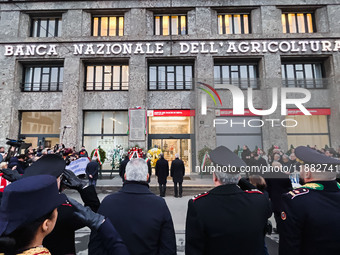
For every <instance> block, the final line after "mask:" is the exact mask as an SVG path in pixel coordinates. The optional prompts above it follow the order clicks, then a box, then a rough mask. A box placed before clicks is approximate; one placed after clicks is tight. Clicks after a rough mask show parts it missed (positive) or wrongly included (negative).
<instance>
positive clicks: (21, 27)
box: [0, 0, 340, 153]
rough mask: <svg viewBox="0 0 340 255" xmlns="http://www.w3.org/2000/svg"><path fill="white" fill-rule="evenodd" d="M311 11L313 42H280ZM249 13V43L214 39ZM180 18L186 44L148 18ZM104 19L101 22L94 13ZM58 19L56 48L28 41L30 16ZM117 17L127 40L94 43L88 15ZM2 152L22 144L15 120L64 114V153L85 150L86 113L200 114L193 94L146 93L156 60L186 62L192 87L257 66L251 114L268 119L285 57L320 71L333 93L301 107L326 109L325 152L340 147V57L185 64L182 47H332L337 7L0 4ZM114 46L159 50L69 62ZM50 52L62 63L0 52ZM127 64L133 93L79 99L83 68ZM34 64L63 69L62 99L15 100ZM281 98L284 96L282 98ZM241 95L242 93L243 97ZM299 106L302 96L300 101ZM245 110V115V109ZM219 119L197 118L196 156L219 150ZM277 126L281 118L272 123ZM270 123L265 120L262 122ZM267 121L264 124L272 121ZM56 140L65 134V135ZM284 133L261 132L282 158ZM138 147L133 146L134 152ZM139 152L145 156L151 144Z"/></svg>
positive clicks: (225, 2)
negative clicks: (219, 73)
mask: <svg viewBox="0 0 340 255" xmlns="http://www.w3.org/2000/svg"><path fill="white" fill-rule="evenodd" d="M321 4H322V5H321ZM306 6H307V8H311V9H312V10H314V9H315V10H316V11H315V23H316V26H317V32H316V33H313V34H283V33H282V24H281V13H282V10H293V8H294V7H296V8H297V9H298V10H304V8H306ZM228 8H229V9H232V10H250V12H251V23H252V27H251V29H252V33H251V34H243V35H242V34H238V35H219V34H218V31H217V18H216V16H217V13H221V12H222V11H223V10H227V9H228ZM164 10H169V13H176V11H178V12H181V11H182V12H185V13H186V14H187V24H188V26H187V29H188V33H187V35H182V36H155V35H153V33H154V32H153V31H154V21H153V15H154V13H156V14H157V13H166V11H164ZM100 11H101V12H100ZM48 12H51V13H58V12H61V13H62V22H63V27H62V34H61V36H60V37H57V38H33V37H29V34H30V23H31V21H30V14H32V13H48ZM110 12H112V13H119V14H121V15H124V23H125V25H124V36H122V37H92V36H91V17H92V14H100V13H106V14H109V13H110ZM0 15H1V20H0V38H1V40H0V65H1V67H2V68H1V71H0V73H1V77H0V94H1V95H0V99H1V114H0V129H1V133H0V145H2V144H4V143H5V138H6V137H12V138H13V137H17V136H18V134H19V126H20V125H19V124H20V123H19V121H20V119H19V117H20V116H19V113H20V112H21V111H39V110H41V111H47V110H58V111H61V113H62V119H61V124H60V126H61V127H63V126H65V125H70V126H72V128H70V129H69V130H67V132H66V134H65V136H64V141H63V142H65V143H66V144H67V145H68V146H78V147H79V146H81V144H80V142H79V141H82V132H83V131H82V130H83V117H82V116H83V112H84V111H86V110H127V109H128V108H133V107H136V106H140V107H142V108H143V109H197V110H198V109H200V102H199V100H198V98H199V97H200V95H201V94H200V93H201V92H197V91H148V63H149V61H150V60H154V59H159V60H163V61H167V60H168V59H171V60H178V61H180V60H182V59H185V60H191V61H192V62H193V63H194V68H195V74H194V76H195V81H203V82H207V83H209V84H210V83H213V79H214V73H213V68H214V61H215V60H216V59H220V58H221V59H223V58H224V59H226V58H233V59H242V60H244V59H251V60H253V61H257V62H258V63H259V72H260V80H261V89H260V90H255V91H254V106H255V107H258V108H263V109H266V108H267V107H268V106H270V105H271V102H272V88H279V89H280V88H281V85H282V81H281V77H282V74H281V60H282V59H289V58H291V57H298V58H301V59H302V58H309V59H311V58H314V57H319V58H321V59H322V60H323V61H324V65H325V69H326V76H327V78H328V80H329V86H328V88H326V89H311V90H310V91H311V96H312V97H311V100H310V101H309V102H308V103H307V104H306V106H307V107H309V108H328V107H330V108H331V113H332V114H331V115H330V116H329V129H330V138H331V145H332V146H338V145H340V129H339V128H338V127H339V126H340V102H339V96H340V88H339V87H340V86H339V84H340V72H339V71H338V70H340V57H339V52H326V53H325V52H322V53H313V52H311V51H307V52H304V53H301V54H292V53H276V54H275V53H256V52H255V53H251V52H248V53H247V54H245V53H240V52H238V53H232V54H231V53H227V52H220V53H219V54H213V53H208V54H203V53H200V54H195V53H190V52H189V53H187V54H181V53H180V51H179V49H180V48H179V45H178V43H179V42H188V43H190V42H206V43H209V42H212V41H213V42H216V43H218V42H219V41H224V40H236V41H240V40H245V41H246V40H261V41H263V42H269V41H270V40H281V39H282V40H296V41H299V40H322V39H336V38H339V36H340V25H339V24H340V21H339V19H338V17H339V15H340V4H339V3H338V1H336V0H325V1H322V3H320V1H316V0H313V1H308V5H306V1H302V0H293V1H290V2H289V3H282V1H278V0H277V1H265V0H257V1H249V0H241V1H233V0H222V1H179V0H168V1H165V0H164V1H162V0H161V1H143V0H142V1H55V2H52V1H49V2H48V3H44V2H30V1H25V2H17V3H15V4H13V3H10V2H8V3H2V4H0ZM114 42H127V43H129V42H131V43H137V42H144V43H147V42H150V43H163V44H164V47H163V49H164V53H163V54H144V55H142V54H141V55H137V54H132V55H129V56H126V55H123V54H118V55H115V56H113V55H110V56H106V55H96V56H85V55H75V54H74V52H73V50H72V45H73V44H74V43H77V44H79V43H84V44H89V43H93V44H95V43H114ZM8 44H11V45H25V44H55V45H57V47H58V52H59V54H58V56H17V57H15V56H10V57H7V56H4V45H8ZM116 60H120V61H121V60H123V61H126V62H128V63H129V91H117V92H116V91H109V92H102V91H100V92H99V91H98V92H97V91H84V82H85V78H84V76H85V74H84V69H85V65H86V64H87V63H93V62H98V61H106V62H113V63H114V61H116ZM36 61H60V62H63V63H64V85H63V91H62V92H30V93H29V92H21V90H20V84H21V83H22V82H23V81H22V77H23V75H22V70H23V65H24V64H27V63H30V62H36ZM279 91H280V90H279ZM221 96H222V97H223V98H225V99H226V100H225V102H226V103H225V105H223V107H225V108H231V107H232V100H231V93H230V92H228V91H223V92H221ZM246 96H247V93H246V92H245V97H246ZM297 98H298V96H297ZM246 107H247V106H246ZM208 110H210V112H212V113H214V105H213V102H211V101H209V102H208ZM215 117H216V116H215V114H208V115H205V116H202V115H200V114H196V117H195V137H196V139H195V140H196V146H195V148H193V149H195V150H196V153H197V152H198V151H199V150H200V149H202V148H203V147H204V146H208V147H210V148H213V147H215V146H216V132H215V129H214V128H213V127H211V125H210V124H209V123H212V121H213V119H214V118H215ZM274 117H275V118H277V119H280V120H283V117H282V116H281V115H280V112H279V111H277V112H276V113H275V115H272V116H270V118H274ZM266 118H267V117H263V119H266ZM268 118H269V117H268ZM61 133H62V131H61ZM285 135H286V130H285V128H283V127H281V126H277V127H275V128H270V127H268V126H264V127H263V129H262V139H263V146H264V147H265V148H268V147H270V146H271V145H272V144H276V145H279V146H281V147H282V148H287V147H288V146H289V145H288V144H287V140H286V139H283V137H284V136H285ZM134 144H136V142H135V141H130V145H134ZM139 144H140V145H141V146H142V147H144V148H146V147H147V137H146V140H145V141H144V142H139Z"/></svg>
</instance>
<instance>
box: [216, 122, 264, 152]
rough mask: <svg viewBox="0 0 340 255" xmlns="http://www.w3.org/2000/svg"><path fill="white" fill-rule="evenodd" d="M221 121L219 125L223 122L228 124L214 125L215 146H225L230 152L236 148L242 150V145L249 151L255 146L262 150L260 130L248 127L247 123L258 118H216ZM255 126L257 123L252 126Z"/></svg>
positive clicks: (259, 128)
mask: <svg viewBox="0 0 340 255" xmlns="http://www.w3.org/2000/svg"><path fill="white" fill-rule="evenodd" d="M217 119H219V120H221V122H220V123H222V122H225V123H228V124H220V125H219V124H217V125H216V146H221V145H223V146H226V147H227V148H229V149H230V150H232V151H234V150H236V149H238V148H242V146H243V145H247V146H248V147H249V149H250V150H251V151H253V150H254V149H255V148H256V146H257V147H258V148H262V128H261V127H250V126H249V124H247V123H248V121H251V120H254V119H256V120H258V121H261V118H259V117H235V116H226V117H217ZM255 123H256V125H257V122H253V123H252V124H254V125H255Z"/></svg>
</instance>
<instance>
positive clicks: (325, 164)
mask: <svg viewBox="0 0 340 255" xmlns="http://www.w3.org/2000/svg"><path fill="white" fill-rule="evenodd" d="M295 155H296V157H297V161H298V162H299V163H300V164H301V167H299V168H300V177H301V179H302V180H303V181H304V182H305V183H306V184H305V185H303V186H302V187H300V188H297V189H294V190H293V191H290V192H288V193H287V194H285V195H283V199H282V204H283V206H282V211H281V220H282V223H281V230H280V243H279V254H280V255H287V254H289V255H306V254H308V255H314V254H327V255H336V254H339V253H340V252H339V251H340V235H339V228H340V221H339V217H340V207H339V205H340V184H339V183H337V182H336V180H335V178H336V174H337V172H336V165H340V160H337V159H335V158H330V157H327V156H325V155H323V154H321V153H319V152H318V151H316V150H313V149H311V148H308V147H305V146H299V147H297V148H296V149H295Z"/></svg>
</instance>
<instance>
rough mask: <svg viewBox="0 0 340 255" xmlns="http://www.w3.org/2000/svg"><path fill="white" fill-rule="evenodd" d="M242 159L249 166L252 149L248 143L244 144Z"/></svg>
mask: <svg viewBox="0 0 340 255" xmlns="http://www.w3.org/2000/svg"><path fill="white" fill-rule="evenodd" d="M241 158H242V160H243V161H244V162H245V163H246V164H247V166H249V164H250V158H251V151H250V150H249V148H248V146H247V145H243V151H242V153H241Z"/></svg>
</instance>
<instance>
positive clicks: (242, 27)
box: [217, 14, 251, 34]
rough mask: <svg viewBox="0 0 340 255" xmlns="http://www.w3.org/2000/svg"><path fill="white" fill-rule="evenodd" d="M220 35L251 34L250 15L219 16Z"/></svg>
mask: <svg viewBox="0 0 340 255" xmlns="http://www.w3.org/2000/svg"><path fill="white" fill-rule="evenodd" d="M217 23H218V33H219V34H249V33H251V30H250V15H249V14H220V15H218V16H217Z"/></svg>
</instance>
